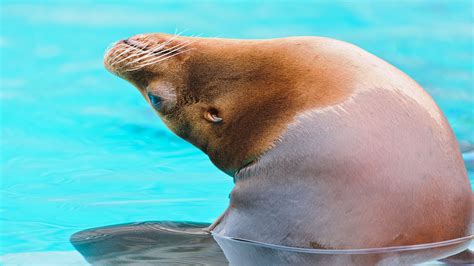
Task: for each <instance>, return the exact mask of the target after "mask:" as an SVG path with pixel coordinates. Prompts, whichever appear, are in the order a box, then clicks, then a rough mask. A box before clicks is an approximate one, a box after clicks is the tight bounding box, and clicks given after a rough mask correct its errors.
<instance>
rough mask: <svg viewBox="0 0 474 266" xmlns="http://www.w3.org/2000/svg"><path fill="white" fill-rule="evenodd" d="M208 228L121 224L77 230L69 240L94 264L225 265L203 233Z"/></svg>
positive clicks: (186, 224) (201, 225)
mask: <svg viewBox="0 0 474 266" xmlns="http://www.w3.org/2000/svg"><path fill="white" fill-rule="evenodd" d="M209 225H210V224H207V223H194V222H143V223H130V224H121V225H113V226H106V227H98V228H93V229H87V230H84V231H80V232H77V233H75V234H73V235H72V236H71V239H70V241H71V243H72V245H73V246H74V247H75V248H76V249H77V250H78V251H79V253H81V255H82V256H84V258H85V259H86V260H87V261H88V262H89V263H91V264H93V265H123V264H125V265H227V264H228V262H227V260H226V258H225V257H224V254H223V253H222V251H221V249H220V248H219V246H218V245H217V243H216V242H215V240H214V239H213V238H212V236H211V235H210V234H209V233H208V232H206V231H204V229H205V228H207V227H208V226H209Z"/></svg>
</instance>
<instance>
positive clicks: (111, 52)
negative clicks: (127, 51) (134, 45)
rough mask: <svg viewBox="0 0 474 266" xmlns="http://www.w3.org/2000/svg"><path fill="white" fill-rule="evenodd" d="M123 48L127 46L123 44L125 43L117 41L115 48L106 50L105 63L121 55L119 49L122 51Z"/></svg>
mask: <svg viewBox="0 0 474 266" xmlns="http://www.w3.org/2000/svg"><path fill="white" fill-rule="evenodd" d="M124 48H127V47H126V46H125V44H123V43H118V44H116V46H115V49H113V50H111V49H109V50H108V51H106V53H105V55H104V56H105V58H106V59H107V61H106V62H107V63H108V64H110V63H112V62H113V61H114V60H115V59H116V58H117V57H118V56H120V55H121V51H124Z"/></svg>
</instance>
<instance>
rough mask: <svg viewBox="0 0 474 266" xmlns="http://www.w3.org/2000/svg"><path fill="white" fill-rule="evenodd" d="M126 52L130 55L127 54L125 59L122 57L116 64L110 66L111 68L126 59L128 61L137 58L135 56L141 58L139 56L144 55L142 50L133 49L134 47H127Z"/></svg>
mask: <svg viewBox="0 0 474 266" xmlns="http://www.w3.org/2000/svg"><path fill="white" fill-rule="evenodd" d="M132 50H134V51H133V52H132ZM127 52H130V54H129V55H128V56H126V57H124V58H122V59H120V60H118V61H117V62H114V63H113V64H112V66H113V65H116V64H119V63H121V62H123V61H125V60H128V59H130V58H133V57H137V56H141V54H142V53H144V50H142V49H140V48H137V47H135V46H131V45H129V47H128V49H127Z"/></svg>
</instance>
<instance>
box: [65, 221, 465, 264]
mask: <svg viewBox="0 0 474 266" xmlns="http://www.w3.org/2000/svg"><path fill="white" fill-rule="evenodd" d="M208 226H209V224H207V223H195V222H143V223H130V224H121V225H113V226H106V227H99V228H94V229H88V230H84V231H80V232H78V233H75V234H74V235H72V236H71V243H72V244H73V245H74V247H75V248H76V249H77V250H78V251H79V252H80V253H81V254H82V256H84V258H85V259H86V260H87V261H88V262H89V263H91V264H93V265H117V264H118V265H227V264H228V261H227V260H226V257H225V256H224V253H223V252H222V251H221V248H220V247H219V245H218V244H217V243H216V241H215V240H214V238H213V237H212V236H211V235H210V234H208V233H207V232H204V231H203V230H202V229H203V228H206V227H208ZM214 237H215V238H216V239H217V241H218V242H219V244H220V246H221V247H222V248H223V249H224V251H225V253H226V255H227V256H228V258H229V260H230V261H231V262H232V265H411V264H413V263H420V262H426V261H427V260H431V262H428V263H427V264H426V265H432V264H445V263H446V264H449V265H451V264H471V263H474V258H473V254H472V251H469V250H466V251H464V252H462V253H460V254H458V255H455V256H452V257H449V258H447V259H444V260H442V261H443V262H440V261H438V262H434V261H433V260H434V259H437V258H438V259H439V258H442V257H446V256H449V255H452V254H456V253H458V252H460V251H462V250H465V249H466V247H467V246H468V245H469V242H470V241H471V240H472V237H466V238H462V239H457V240H451V241H445V242H439V243H431V244H427V245H417V246H407V247H403V248H397V247H395V248H382V249H369V250H316V249H314V250H311V249H300V248H290V247H283V246H277V245H270V244H264V243H258V242H253V241H246V240H239V239H234V238H228V237H222V236H219V235H214ZM242 254H245V255H244V256H243V255H242Z"/></svg>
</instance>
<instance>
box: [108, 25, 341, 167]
mask: <svg viewBox="0 0 474 266" xmlns="http://www.w3.org/2000/svg"><path fill="white" fill-rule="evenodd" d="M288 42H291V43H292V45H290V46H289V45H287V44H288ZM303 47H305V43H304V42H303V41H301V42H300V41H298V39H296V40H285V39H280V41H272V40H267V41H265V40H264V41H252V40H230V39H215V38H192V37H181V36H176V35H168V34H141V35H137V36H134V37H131V38H129V39H127V40H122V41H119V42H118V43H116V44H115V45H114V46H113V47H112V48H111V49H110V50H108V51H107V52H106V55H105V59H104V64H105V66H106V68H107V69H108V70H109V71H110V72H112V73H114V74H116V75H118V76H119V77H121V78H123V79H125V80H127V81H129V82H130V83H132V84H133V85H134V86H135V87H137V88H138V90H139V91H140V93H141V94H142V95H143V96H144V98H145V99H146V100H147V101H148V102H149V104H150V105H151V106H152V107H153V109H154V110H155V111H156V112H157V113H158V114H159V116H160V117H161V118H162V120H163V121H164V123H165V124H166V125H167V126H168V127H169V128H170V129H171V130H172V131H173V132H174V133H176V134H177V135H178V136H180V137H181V138H183V139H185V140H187V141H189V142H191V143H192V144H194V145H195V146H197V147H198V148H199V149H201V150H202V151H204V152H205V153H206V154H207V155H208V156H209V157H210V159H211V161H212V162H213V163H214V164H215V165H216V166H217V167H219V168H220V169H221V170H223V171H224V172H226V173H228V174H229V175H234V174H235V173H236V172H237V171H238V170H239V169H242V168H243V167H245V166H246V165H249V164H251V163H252V162H255V161H256V159H257V158H259V156H261V155H262V154H263V153H264V152H265V151H267V150H268V149H270V148H271V147H273V146H274V145H275V143H276V141H278V138H279V136H280V135H281V133H282V131H283V130H284V128H285V127H286V126H287V124H288V123H289V122H290V121H291V119H292V118H293V117H294V116H295V114H296V113H297V112H298V111H299V110H301V109H304V108H305V107H308V102H311V101H310V99H308V97H309V98H314V97H317V98H318V100H317V101H312V102H327V101H333V100H334V99H336V98H338V95H339V93H338V92H337V89H336V90H335V89H331V90H330V92H328V91H326V90H325V88H330V87H331V88H334V87H337V86H333V84H330V83H331V82H332V81H331V80H329V79H327V78H326V79H325V78H321V79H320V80H318V81H317V82H318V84H319V87H320V92H322V93H319V94H318V95H317V96H315V95H305V93H304V92H302V91H301V88H302V87H304V84H302V82H301V80H302V79H303V77H305V76H308V73H307V72H308V71H306V70H307V69H308V67H307V66H306V67H305V66H304V65H302V63H301V62H302V61H304V60H303V57H304V54H303V55H299V54H296V55H295V53H294V50H295V49H300V48H301V49H302V48H303ZM305 69H306V70H305ZM325 71H328V72H329V71H332V70H331V68H330V67H328V68H323V69H322V70H320V72H321V73H320V75H313V76H315V77H325V76H329V77H330V76H331V75H324V74H325ZM312 81H314V78H312V80H311V81H310V82H312ZM339 87H340V86H339Z"/></svg>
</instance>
